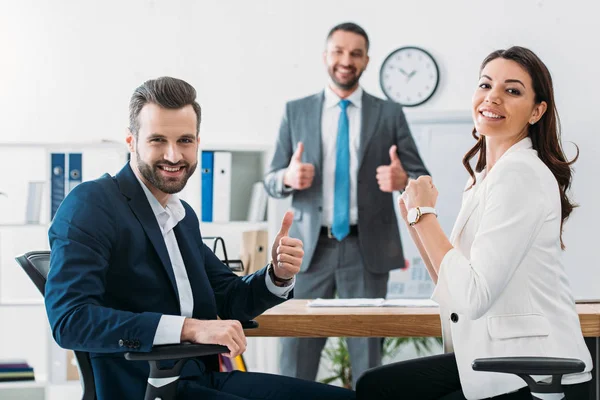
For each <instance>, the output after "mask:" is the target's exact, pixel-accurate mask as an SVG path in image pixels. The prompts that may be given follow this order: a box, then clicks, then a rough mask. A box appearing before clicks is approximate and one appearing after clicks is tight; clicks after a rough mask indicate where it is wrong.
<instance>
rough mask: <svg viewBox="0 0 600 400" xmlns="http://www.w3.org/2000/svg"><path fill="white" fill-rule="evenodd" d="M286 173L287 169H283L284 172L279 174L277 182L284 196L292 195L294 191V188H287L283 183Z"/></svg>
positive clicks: (281, 171)
mask: <svg viewBox="0 0 600 400" xmlns="http://www.w3.org/2000/svg"><path fill="white" fill-rule="evenodd" d="M285 171H286V168H283V169H282V170H280V171H278V172H277V182H278V186H279V193H281V194H284V195H285V194H290V193H292V192H293V191H294V188H291V187H287V186H285V183H283V178H284V176H285Z"/></svg>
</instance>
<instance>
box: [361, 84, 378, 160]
mask: <svg viewBox="0 0 600 400" xmlns="http://www.w3.org/2000/svg"><path fill="white" fill-rule="evenodd" d="M380 112H381V106H380V104H379V102H377V101H375V98H374V97H373V96H371V95H370V94H368V93H367V92H363V98H362V109H361V127H360V147H359V151H358V166H359V167H360V166H361V165H362V161H363V159H364V157H365V154H366V152H367V147H368V145H369V141H370V140H371V138H372V137H373V135H374V133H375V131H376V130H377V122H378V121H379V113H380Z"/></svg>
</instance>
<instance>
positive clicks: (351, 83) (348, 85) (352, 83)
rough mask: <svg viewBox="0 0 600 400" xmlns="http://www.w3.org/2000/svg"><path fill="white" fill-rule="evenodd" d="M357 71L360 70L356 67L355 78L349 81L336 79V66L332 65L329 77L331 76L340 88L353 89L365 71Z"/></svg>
mask: <svg viewBox="0 0 600 400" xmlns="http://www.w3.org/2000/svg"><path fill="white" fill-rule="evenodd" d="M356 71H358V70H357V69H356V68H354V73H355V78H354V79H352V80H350V81H348V82H347V83H344V82H340V81H338V80H337V79H336V77H335V67H332V68H330V69H329V77H330V78H331V81H332V82H333V83H334V84H335V85H336V86H337V87H339V88H340V89H342V90H350V89H353V88H354V87H355V86H356V84H357V83H358V81H359V80H360V77H361V76H362V73H363V72H364V71H360V72H358V73H356Z"/></svg>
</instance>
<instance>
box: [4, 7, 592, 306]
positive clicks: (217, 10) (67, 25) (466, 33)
mask: <svg viewBox="0 0 600 400" xmlns="http://www.w3.org/2000/svg"><path fill="white" fill-rule="evenodd" d="M599 13H600V1H598V0H587V1H586V0H571V1H564V0H536V1H533V0H506V1H498V2H485V1H480V0H464V1H461V0H457V1H453V2H449V1H442V0H440V1H424V0H422V1H410V2H409V1H391V0H390V1H383V0H371V1H370V2H366V1H357V0H347V1H344V2H340V1H335V2H334V1H323V0H320V1H317V0H303V1H284V0H264V1H244V0H237V1H233V0H231V1H223V0H220V1H217V0H211V1H198V0H168V1H167V0H127V1H122V0H120V1H117V0H105V1H76V0H54V1H51V2H46V1H42V0H38V1H35V0H0V142H16V141H19V142H20V141H31V142H36V141H41V142H52V141H56V142H65V141H67V142H68V141H82V140H86V141H87V140H98V139H113V140H121V139H122V138H123V135H124V128H125V126H126V125H127V104H128V100H129V96H130V95H131V92H132V91H133V89H134V88H135V87H136V86H137V85H139V84H140V83H142V82H143V81H144V80H146V79H149V78H154V77H157V76H161V75H172V76H176V77H180V78H183V79H186V80H188V81H189V82H190V83H192V84H193V85H194V86H195V87H196V88H197V90H198V93H199V100H200V103H201V105H202V107H203V112H204V117H203V123H202V128H201V135H202V140H203V141H205V142H212V143H219V144H223V143H237V144H238V145H239V143H260V144H267V145H270V144H272V143H273V140H274V138H275V135H276V132H277V128H278V125H279V118H280V114H281V111H282V109H283V104H284V102H285V101H286V100H288V99H291V98H295V97H300V96H304V95H307V94H309V93H313V92H316V91H318V90H320V89H321V88H322V87H323V85H324V84H325V82H326V73H325V69H324V67H323V65H322V59H321V52H322V49H323V44H324V37H325V35H326V33H327V31H328V30H329V28H331V27H332V26H333V25H335V24H336V23H338V22H342V21H345V20H352V21H355V22H357V23H359V24H361V25H362V26H363V27H364V28H365V29H366V30H367V32H368V33H369V35H370V38H371V41H372V46H371V51H370V56H371V64H370V66H369V68H368V70H367V71H366V72H365V74H364V77H363V79H362V84H363V86H364V87H365V89H366V90H367V91H370V92H371V93H374V94H376V95H379V96H382V92H381V90H380V88H379V84H378V82H379V75H378V70H379V66H380V65H381V62H382V61H383V60H384V58H385V57H386V56H387V54H389V52H391V51H392V50H394V49H395V48H397V47H400V46H403V45H417V46H422V47H424V48H425V49H427V50H428V51H430V52H431V53H432V54H433V55H434V57H436V59H437V60H438V62H439V64H440V69H441V84H440V87H439V88H438V92H437V93H436V94H435V95H434V97H433V98H432V99H431V100H430V101H429V102H428V103H427V104H426V105H424V106H422V107H419V112H421V111H427V110H429V111H432V112H438V111H449V110H459V111H468V109H469V107H470V98H471V94H472V91H473V90H474V88H475V85H476V80H477V72H478V67H479V63H480V62H481V60H482V59H483V58H484V56H485V55H487V54H488V53H489V52H490V51H492V50H494V49H497V48H504V47H507V46H510V45H513V44H519V45H523V46H527V47H530V48H532V49H533V50H534V51H535V52H537V53H538V54H539V55H540V56H541V58H542V59H543V60H544V61H545V62H546V63H547V65H548V66H549V68H550V70H551V72H552V73H553V76H554V79H555V88H556V95H557V99H558V106H559V112H560V113H561V116H562V122H563V128H564V136H563V137H564V139H565V140H572V141H574V142H576V143H577V144H578V145H579V146H580V149H581V158H580V160H579V161H578V163H577V164H576V166H575V168H576V178H575V182H574V193H575V198H576V200H577V201H578V202H580V203H581V205H582V206H581V208H579V209H578V210H577V211H576V212H575V213H574V215H573V217H572V219H571V220H570V221H569V223H568V224H567V231H566V235H565V240H566V243H567V246H568V251H567V252H566V255H565V261H566V264H567V267H568V268H569V271H570V273H571V277H572V280H573V285H574V286H575V292H576V293H577V294H578V295H579V296H589V297H592V296H593V297H599V296H600V290H599V289H598V281H599V279H598V278H600V273H599V272H598V268H599V267H598V266H597V260H598V258H597V256H596V254H597V252H596V251H595V249H596V248H597V243H596V242H597V241H596V237H597V235H596V229H595V227H596V226H598V225H600V211H598V206H600V189H598V184H597V182H598V178H597V174H598V172H600V137H599V135H598V133H600V132H598V127H597V126H598V125H597V122H596V117H597V115H598V111H597V109H598V107H599V106H600V102H599V100H598V95H597V89H596V86H597V82H596V81H597V76H598V73H597V69H598V65H600V51H599V50H600V45H599V44H598V40H599V39H600V28H598V24H597V16H598V15H599ZM469 134H470V132H465V135H469ZM566 148H567V150H568V153H570V154H572V153H573V151H572V150H573V148H572V146H569V145H567V146H566ZM440 156H443V154H440ZM24 162H26V160H24ZM459 162H460V161H459V160H457V159H451V160H450V159H449V160H448V163H459ZM14 171H18V166H12V165H11V166H6V165H5V166H4V168H3V169H2V172H1V173H0V177H1V176H2V175H4V174H9V173H14ZM465 178H466V175H464V176H460V177H457V184H459V185H461V186H462V185H463V182H464V179H465ZM581 271H584V272H585V273H582V272H581ZM590 275H592V276H590Z"/></svg>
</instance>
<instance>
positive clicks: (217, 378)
mask: <svg viewBox="0 0 600 400" xmlns="http://www.w3.org/2000/svg"><path fill="white" fill-rule="evenodd" d="M355 398H356V396H355V393H354V391H351V390H347V389H343V388H340V387H336V386H331V385H325V384H323V383H317V382H310V381H304V380H301V379H296V378H289V377H286V376H279V375H271V374H261V373H254V372H240V371H234V372H209V373H206V374H204V375H202V376H200V377H194V379H182V380H181V381H180V382H179V385H178V387H177V400H354V399H355Z"/></svg>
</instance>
